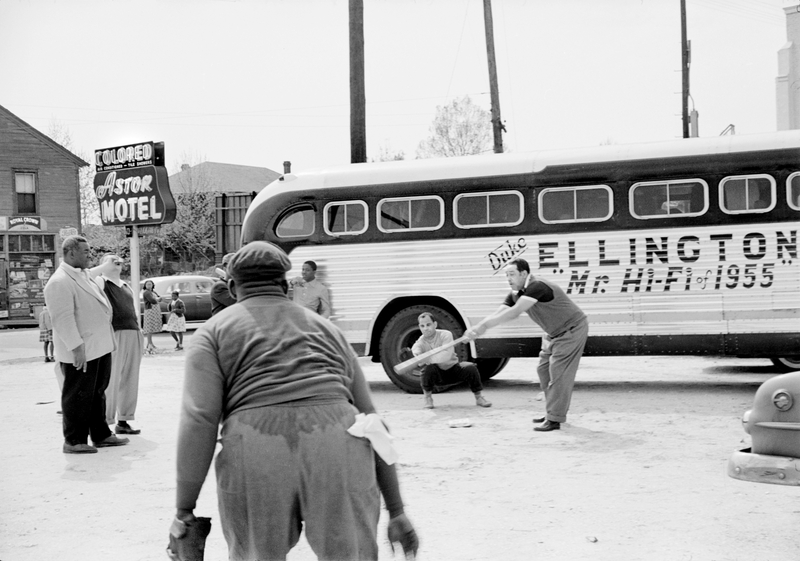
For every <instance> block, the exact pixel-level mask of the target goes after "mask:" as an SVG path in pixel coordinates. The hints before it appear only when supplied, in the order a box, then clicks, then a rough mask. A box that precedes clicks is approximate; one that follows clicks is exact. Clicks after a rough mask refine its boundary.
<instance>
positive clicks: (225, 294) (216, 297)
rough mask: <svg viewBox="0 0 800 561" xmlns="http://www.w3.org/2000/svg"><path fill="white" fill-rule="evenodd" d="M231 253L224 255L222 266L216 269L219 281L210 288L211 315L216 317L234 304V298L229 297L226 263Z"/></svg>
mask: <svg viewBox="0 0 800 561" xmlns="http://www.w3.org/2000/svg"><path fill="white" fill-rule="evenodd" d="M233 256H234V254H233V253H226V254H225V257H223V258H222V264H221V265H220V266H219V267H217V271H216V273H217V274H218V275H219V280H218V281H217V282H215V283H214V286H213V287H211V315H212V316H214V315H217V314H218V313H219V312H221V311H222V310H224V309H225V308H227V307H228V306H233V305H234V304H235V303H236V298H234V297H233V296H231V293H230V291H229V290H228V261H230V260H231V257H233Z"/></svg>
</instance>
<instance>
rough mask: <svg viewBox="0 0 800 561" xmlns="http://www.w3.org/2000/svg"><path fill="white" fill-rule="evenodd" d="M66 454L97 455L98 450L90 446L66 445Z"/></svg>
mask: <svg viewBox="0 0 800 561" xmlns="http://www.w3.org/2000/svg"><path fill="white" fill-rule="evenodd" d="M64 453H65V454H97V448H95V447H94V446H90V445H89V444H67V443H66V442H65V443H64Z"/></svg>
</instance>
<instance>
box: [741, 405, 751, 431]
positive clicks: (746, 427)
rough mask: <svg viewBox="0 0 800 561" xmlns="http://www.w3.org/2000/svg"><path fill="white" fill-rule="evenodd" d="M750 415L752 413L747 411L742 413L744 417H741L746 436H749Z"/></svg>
mask: <svg viewBox="0 0 800 561" xmlns="http://www.w3.org/2000/svg"><path fill="white" fill-rule="evenodd" d="M750 413H752V411H751V410H749V409H748V410H747V411H745V412H744V415H742V428H743V429H744V432H746V433H747V434H750Z"/></svg>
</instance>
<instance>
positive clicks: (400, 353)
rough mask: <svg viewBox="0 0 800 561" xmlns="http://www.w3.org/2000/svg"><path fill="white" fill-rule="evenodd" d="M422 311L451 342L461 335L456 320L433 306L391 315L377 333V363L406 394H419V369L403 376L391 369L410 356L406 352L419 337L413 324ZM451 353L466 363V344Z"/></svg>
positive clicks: (417, 328)
mask: <svg viewBox="0 0 800 561" xmlns="http://www.w3.org/2000/svg"><path fill="white" fill-rule="evenodd" d="M422 312H430V313H432V314H433V316H434V317H435V318H436V323H437V325H438V328H439V329H447V330H448V331H450V332H451V333H452V334H453V338H454V339H455V338H458V337H461V335H463V333H464V326H462V325H461V323H460V322H459V321H458V320H457V319H456V318H454V317H453V316H452V315H451V314H450V313H448V312H446V311H444V310H443V309H441V308H438V307H436V306H425V305H423V306H409V307H408V308H404V309H402V310H400V311H399V312H397V313H396V314H395V315H394V316H392V319H390V320H389V321H388V322H387V323H386V327H384V328H383V331H382V332H381V339H380V343H379V344H380V358H381V364H382V365H383V369H384V371H385V372H386V375H387V376H389V379H390V380H391V381H392V382H394V385H395V386H397V387H398V388H400V389H401V390H403V391H404V392H408V393H422V386H421V385H420V378H421V376H422V369H420V368H415V369H414V370H412V371H410V372H408V373H406V374H397V373H396V372H395V371H394V367H395V365H397V364H400V363H401V362H403V361H404V360H407V359H409V358H411V357H412V356H413V355H412V354H411V351H410V349H411V347H412V346H413V345H414V343H415V342H416V341H417V339H419V338H420V337H421V336H422V333H421V332H420V330H419V322H418V321H417V317H418V316H419V315H420V314H421V313H422ZM454 350H455V352H456V355H457V356H458V360H460V361H461V360H467V357H468V348H467V346H466V345H456V347H455V348H454ZM438 389H439V388H437V390H438ZM442 389H444V388H442Z"/></svg>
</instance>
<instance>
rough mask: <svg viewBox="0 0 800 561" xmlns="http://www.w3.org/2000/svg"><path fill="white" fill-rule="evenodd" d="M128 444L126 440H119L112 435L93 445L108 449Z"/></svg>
mask: <svg viewBox="0 0 800 561" xmlns="http://www.w3.org/2000/svg"><path fill="white" fill-rule="evenodd" d="M128 442H130V440H128V439H127V438H120V437H118V436H114V435H113V434H112V435H111V436H109V437H108V438H106V439H104V440H101V441H100V442H95V443H94V445H95V446H96V447H98V448H108V447H109V446H124V445H125V444H127V443H128Z"/></svg>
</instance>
